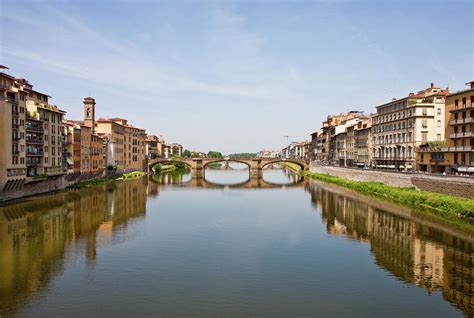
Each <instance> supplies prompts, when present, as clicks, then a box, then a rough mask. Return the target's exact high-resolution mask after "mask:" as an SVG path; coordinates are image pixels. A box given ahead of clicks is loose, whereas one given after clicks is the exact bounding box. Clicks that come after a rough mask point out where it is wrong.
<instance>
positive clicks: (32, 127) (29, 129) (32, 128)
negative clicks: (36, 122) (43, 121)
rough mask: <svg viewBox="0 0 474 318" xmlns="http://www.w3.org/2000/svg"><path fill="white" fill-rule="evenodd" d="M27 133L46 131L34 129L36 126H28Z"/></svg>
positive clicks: (39, 128) (38, 128)
mask: <svg viewBox="0 0 474 318" xmlns="http://www.w3.org/2000/svg"><path fill="white" fill-rule="evenodd" d="M26 131H30V132H36V133H42V132H43V131H44V130H43V128H41V127H34V126H29V127H28V126H26Z"/></svg>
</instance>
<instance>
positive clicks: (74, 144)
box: [63, 120, 81, 173]
mask: <svg viewBox="0 0 474 318" xmlns="http://www.w3.org/2000/svg"><path fill="white" fill-rule="evenodd" d="M63 131H64V134H65V135H66V149H67V159H66V162H67V173H80V172H81V127H80V126H79V125H78V124H77V123H76V122H73V121H70V120H66V121H64V122H63Z"/></svg>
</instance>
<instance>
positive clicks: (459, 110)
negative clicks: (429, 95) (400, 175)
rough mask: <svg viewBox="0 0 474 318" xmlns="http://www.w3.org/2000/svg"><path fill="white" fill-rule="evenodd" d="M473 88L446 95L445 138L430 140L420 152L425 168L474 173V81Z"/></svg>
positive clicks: (438, 171) (471, 86) (419, 160)
mask: <svg viewBox="0 0 474 318" xmlns="http://www.w3.org/2000/svg"><path fill="white" fill-rule="evenodd" d="M466 84H467V85H468V86H469V88H468V89H466V90H463V91H460V92H456V93H452V94H449V95H447V96H446V103H445V115H446V119H445V127H444V129H445V140H444V142H443V143H442V144H441V143H427V144H424V145H422V146H421V147H420V148H419V149H418V152H417V164H418V166H419V169H420V170H421V171H427V172H437V173H461V174H472V173H474V151H473V150H474V81H471V82H468V83H466Z"/></svg>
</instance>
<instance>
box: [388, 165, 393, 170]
mask: <svg viewBox="0 0 474 318" xmlns="http://www.w3.org/2000/svg"><path fill="white" fill-rule="evenodd" d="M387 168H390V169H395V165H390V166H388V167H387Z"/></svg>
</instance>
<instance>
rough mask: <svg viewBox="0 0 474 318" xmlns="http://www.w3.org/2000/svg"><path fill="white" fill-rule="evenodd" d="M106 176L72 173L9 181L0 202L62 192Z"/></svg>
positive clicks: (1, 192) (0, 194) (100, 173)
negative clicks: (81, 183) (79, 183)
mask: <svg viewBox="0 0 474 318" xmlns="http://www.w3.org/2000/svg"><path fill="white" fill-rule="evenodd" d="M106 175H107V173H106V172H105V173H103V172H98V173H87V174H80V173H74V174H67V175H58V176H49V177H47V178H44V179H29V178H28V179H25V178H20V179H16V180H10V181H8V183H7V184H6V185H5V186H4V187H3V191H0V202H5V201H10V200H15V199H20V198H24V197H28V196H32V195H38V194H44V193H48V192H56V191H60V190H64V189H66V188H67V187H70V186H72V185H74V184H76V183H78V182H81V181H87V180H92V179H98V178H101V177H103V176H106Z"/></svg>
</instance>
